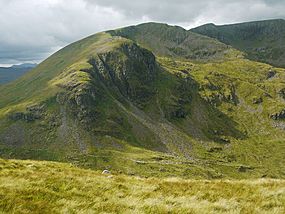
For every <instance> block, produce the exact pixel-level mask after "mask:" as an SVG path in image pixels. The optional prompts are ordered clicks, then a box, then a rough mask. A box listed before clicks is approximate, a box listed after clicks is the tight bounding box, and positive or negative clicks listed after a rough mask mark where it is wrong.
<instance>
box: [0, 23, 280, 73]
mask: <svg viewBox="0 0 285 214" xmlns="http://www.w3.org/2000/svg"><path fill="white" fill-rule="evenodd" d="M275 20H276V21H277V20H283V21H285V19H284V18H272V19H260V20H250V21H246V22H233V23H223V24H217V23H214V22H207V23H203V24H201V25H197V26H191V27H189V28H186V27H184V26H180V25H176V24H169V23H167V22H156V21H147V22H141V23H137V24H133V25H126V26H119V27H117V28H114V29H106V30H103V31H98V32H94V33H92V34H90V35H86V36H84V37H81V38H79V39H77V40H74V41H71V42H70V43H68V44H66V45H64V46H62V47H59V48H58V49H57V50H55V51H53V52H51V53H50V54H49V55H47V56H46V57H45V58H42V59H41V60H29V61H21V62H16V63H0V67H1V68H9V67H12V66H14V65H22V64H37V65H38V64H40V63H42V62H43V61H44V60H46V59H47V58H48V57H50V56H51V55H53V54H54V53H56V52H57V51H59V50H61V49H62V48H64V47H66V46H68V45H70V44H72V43H73V42H76V41H78V40H81V39H84V38H86V37H89V36H92V35H95V34H97V33H100V32H105V31H109V30H115V29H120V28H125V27H129V26H137V25H141V24H148V23H157V24H167V25H169V26H178V27H181V28H183V29H185V30H191V29H194V28H196V27H200V26H203V25H207V24H213V25H215V26H227V25H236V24H244V23H253V22H263V21H275Z"/></svg>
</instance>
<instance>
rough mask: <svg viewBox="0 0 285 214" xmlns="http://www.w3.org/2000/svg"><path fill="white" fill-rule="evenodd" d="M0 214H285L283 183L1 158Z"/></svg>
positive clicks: (284, 185) (284, 183)
mask: <svg viewBox="0 0 285 214" xmlns="http://www.w3.org/2000/svg"><path fill="white" fill-rule="evenodd" d="M0 212H1V213H284V212H285V181H284V180H267V179H266V180H265V179H260V180H240V181H237V180H212V181H210V180H183V179H179V178H169V179H158V178H148V179H146V178H138V177H130V176H125V175H113V176H112V177H110V176H108V175H102V174H101V173H100V172H95V171H91V170H85V169H79V168H76V167H74V166H71V165H69V164H61V163H54V162H39V161H20V160H2V159H0Z"/></svg>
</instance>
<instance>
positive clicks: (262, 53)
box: [190, 19, 285, 67]
mask: <svg viewBox="0 0 285 214" xmlns="http://www.w3.org/2000/svg"><path fill="white" fill-rule="evenodd" d="M190 31H192V32H196V33H200V34H203V35H206V36H209V37H211V38H215V39H218V40H219V41H221V42H224V43H226V44H228V45H231V46H233V47H234V48H236V49H238V50H240V51H244V52H245V53H247V56H248V57H249V58H250V59H252V60H257V61H261V62H266V63H269V64H272V65H275V66H280V67H284V66H285V64H284V63H285V62H284V60H283V59H284V45H283V44H284V33H285V20H284V19H273V20H265V21H253V22H246V23H238V24H228V25H214V24H206V25H202V26H199V27H196V28H193V29H191V30H190Z"/></svg>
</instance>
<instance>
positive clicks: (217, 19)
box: [0, 0, 285, 65]
mask: <svg viewBox="0 0 285 214" xmlns="http://www.w3.org/2000/svg"><path fill="white" fill-rule="evenodd" d="M272 18H285V0H198V1H197V0H138V1H135V0H0V29H1V31H0V65H4V64H5V65H8V64H17V63H22V62H40V61H41V60H43V59H44V58H46V57H48V56H49V55H50V54H52V53H53V52H55V51H56V50H58V49H60V48H61V47H63V46H65V45H67V44H69V43H71V42H73V41H76V40H78V39H80V38H83V37H86V36H88V35H90V34H93V33H96V32H99V31H103V30H107V29H113V28H118V27H122V26H127V25H132V24H138V23H142V22H148V21H156V22H164V23H168V24H176V25H180V26H182V27H184V28H187V29H189V28H191V27H195V26H198V25H201V24H205V23H209V22H212V23H215V24H228V23H236V22H244V21H254V20H263V19H272Z"/></svg>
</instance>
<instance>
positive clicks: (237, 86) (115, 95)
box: [0, 23, 285, 178]
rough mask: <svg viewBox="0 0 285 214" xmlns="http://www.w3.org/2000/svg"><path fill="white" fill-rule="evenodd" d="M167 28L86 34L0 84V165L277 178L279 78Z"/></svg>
mask: <svg viewBox="0 0 285 214" xmlns="http://www.w3.org/2000/svg"><path fill="white" fill-rule="evenodd" d="M245 55H246V53H244V52H242V51H240V50H236V49H234V48H233V47H232V46H229V45H226V44H223V43H221V42H219V41H217V40H216V39H212V38H209V37H206V36H203V35H199V34H196V33H193V32H191V31H186V30H185V29H183V28H180V27H177V26H169V25H166V24H158V23H146V24H142V25H138V26H131V27H127V28H122V29H117V30H113V31H107V32H102V33H98V34H95V35H92V36H90V37H87V38H85V39H82V40H80V41H77V42H75V43H73V44H70V45H68V46H67V47H65V48H63V49H62V50H60V51H58V52H57V53H55V54H53V55H52V56H50V57H49V58H48V59H46V60H45V61H44V62H42V63H41V64H39V65H38V66H37V67H36V68H34V69H33V70H31V71H30V72H28V73H27V74H25V75H24V76H22V77H20V78H19V79H17V80H16V81H14V82H12V83H10V84H8V85H3V86H0V91H1V93H0V156H1V157H2V158H20V159H37V160H54V161H62V162H70V163H73V164H75V165H78V166H81V167H86V168H92V169H110V170H112V171H113V172H117V173H124V174H129V175H140V176H159V177H165V176H181V177H187V178H191V177H193V178H259V177H271V178H284V177H285V174H284V172H285V170H284V169H285V168H284V166H285V164H284V155H285V145H284V137H285V132H284V111H285V110H284V99H285V98H284V91H285V88H284V80H285V70H284V69H281V68H275V67H273V66H271V65H268V64H264V63H259V62H256V61H251V60H248V59H246V58H245Z"/></svg>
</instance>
